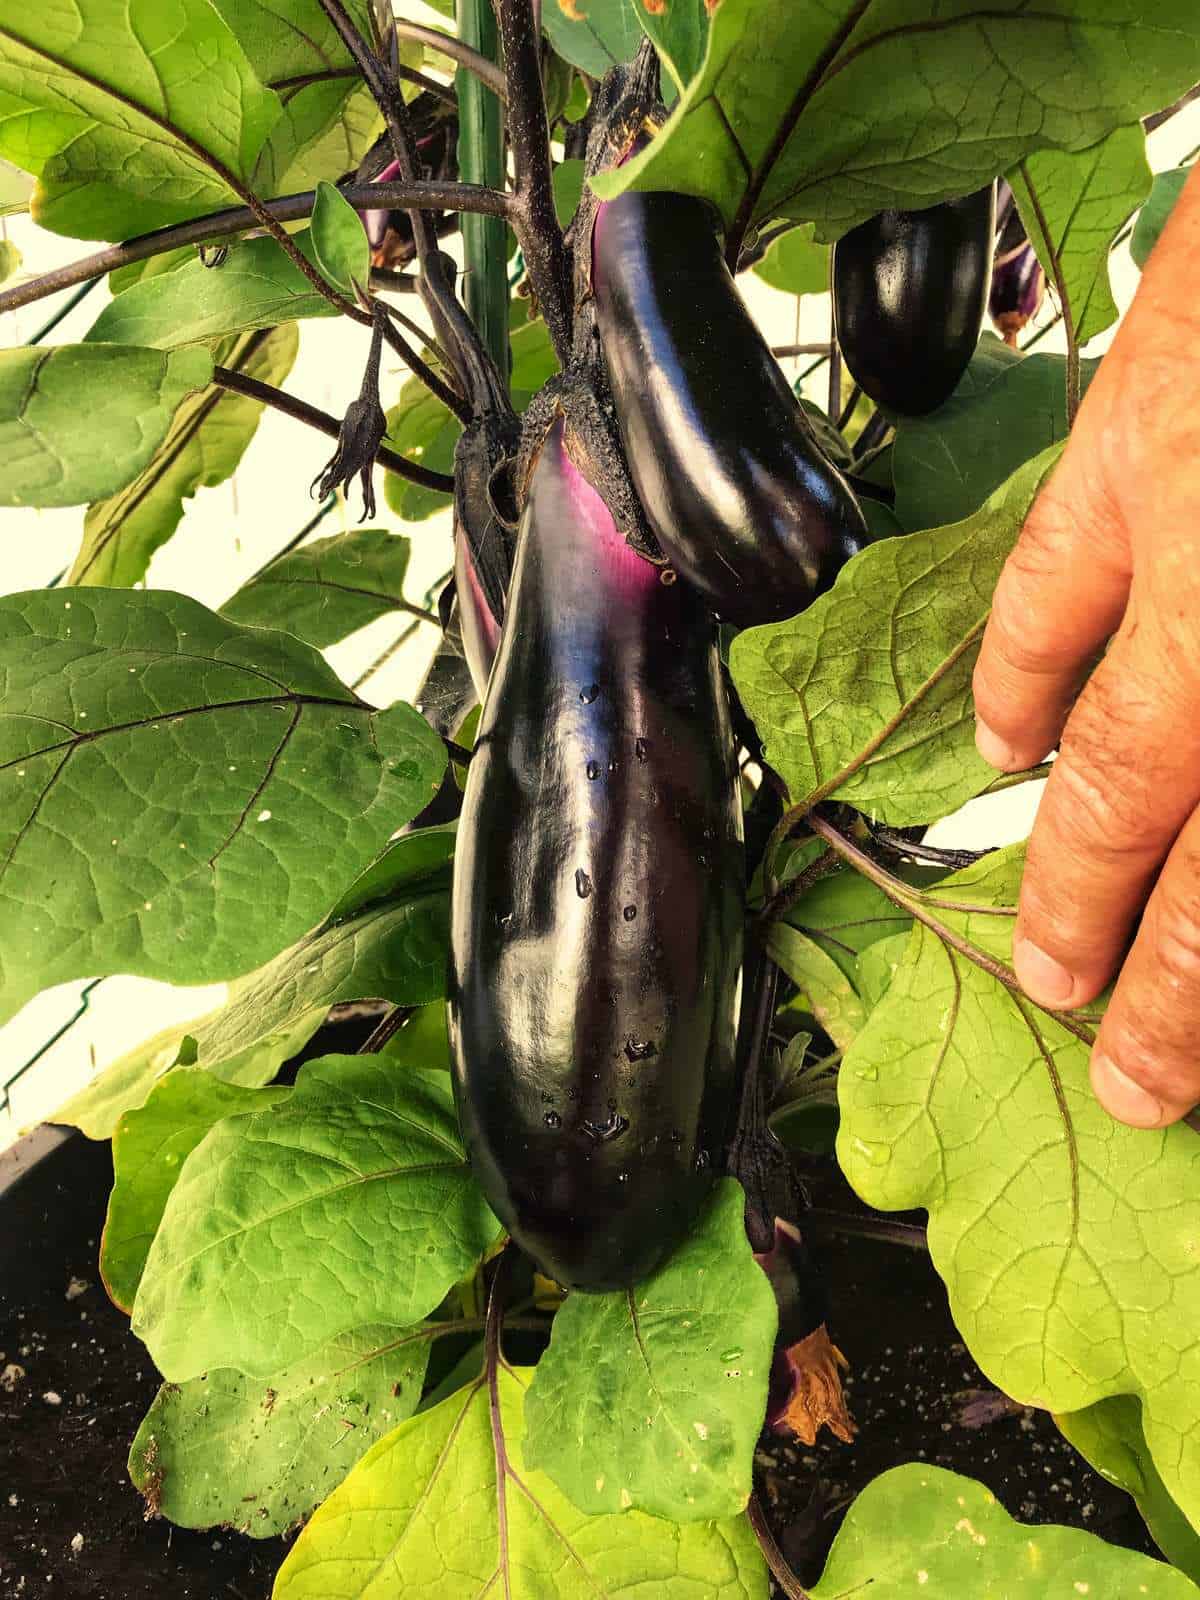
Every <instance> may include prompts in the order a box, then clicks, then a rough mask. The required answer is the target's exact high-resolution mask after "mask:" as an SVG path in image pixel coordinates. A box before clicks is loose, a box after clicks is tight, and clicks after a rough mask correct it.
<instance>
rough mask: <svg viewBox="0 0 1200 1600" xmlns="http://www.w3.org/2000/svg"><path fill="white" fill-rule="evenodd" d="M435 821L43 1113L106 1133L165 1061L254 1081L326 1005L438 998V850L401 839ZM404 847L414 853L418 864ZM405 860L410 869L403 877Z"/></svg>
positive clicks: (166, 1066)
mask: <svg viewBox="0 0 1200 1600" xmlns="http://www.w3.org/2000/svg"><path fill="white" fill-rule="evenodd" d="M441 831H442V830H440V829H428V830H422V831H419V832H417V833H414V834H409V835H408V836H407V837H406V838H404V839H398V840H397V841H396V843H395V845H393V846H392V847H391V848H390V850H389V852H388V855H387V858H385V859H388V860H390V870H391V887H390V888H387V887H382V885H385V884H386V883H387V881H388V879H387V869H385V868H384V867H383V866H382V865H380V864H379V863H373V864H372V866H370V867H368V868H367V869H366V871H365V872H364V873H363V874H362V875H361V876H360V878H358V879H357V880H356V882H355V884H354V885H353V886H352V887H351V890H350V891H348V892H347V895H346V896H344V897H343V900H342V901H341V902H339V904H338V905H337V906H335V907H334V909H333V911H331V912H330V914H329V916H328V917H327V918H326V919H325V921H324V922H323V923H321V924H320V926H319V927H316V928H314V929H313V930H312V932H311V933H307V934H305V936H304V938H303V939H301V940H300V941H299V942H298V943H297V944H294V945H293V946H292V947H291V949H289V950H285V951H284V952H283V953H282V954H281V955H278V956H276V957H275V959H274V960H273V961H269V962H268V963H267V965H266V966H265V967H260V968H259V970H258V971H257V972H251V973H249V974H247V976H246V977H244V978H239V979H237V980H236V981H235V982H234V983H232V984H230V986H229V997H228V1000H227V1002H226V1003H225V1005H223V1006H218V1007H217V1008H216V1010H214V1011H210V1012H209V1013H208V1014H207V1015H206V1016H203V1017H200V1018H198V1019H197V1020H195V1021H192V1022H184V1023H177V1024H175V1025H173V1026H171V1027H169V1028H164V1029H163V1030H162V1031H161V1032H160V1033H156V1034H154V1035H153V1037H151V1038H149V1039H145V1040H143V1041H142V1042H141V1043H140V1044H138V1045H136V1046H135V1047H134V1048H133V1049H132V1050H130V1051H127V1052H126V1054H125V1055H123V1056H121V1057H120V1058H119V1059H118V1060H116V1061H114V1062H113V1063H112V1064H111V1065H110V1066H108V1067H105V1068H104V1070H103V1071H102V1072H100V1073H98V1074H97V1075H96V1077H95V1078H93V1079H92V1081H91V1082H90V1083H89V1084H88V1085H87V1086H86V1087H85V1088H83V1089H81V1090H80V1092H79V1093H78V1094H76V1095H73V1096H72V1097H71V1099H70V1100H68V1101H67V1102H66V1104H65V1105H63V1106H60V1107H59V1109H58V1110H57V1111H56V1112H55V1114H54V1120H55V1121H56V1122H65V1123H68V1124H71V1125H73V1126H74V1127H77V1128H79V1129H81V1130H82V1131H83V1132H84V1133H85V1134H87V1136H88V1138H89V1139H108V1138H111V1137H112V1134H113V1130H114V1128H115V1127H116V1125H117V1123H118V1122H119V1121H120V1119H121V1117H122V1116H124V1114H125V1113H126V1112H128V1111H132V1110H134V1109H135V1108H136V1107H138V1106H140V1105H143V1104H144V1103H145V1101H146V1097H147V1095H148V1094H149V1093H150V1091H151V1089H152V1088H153V1087H154V1085H155V1083H157V1082H158V1080H159V1079H160V1078H161V1077H162V1076H163V1075H164V1073H167V1072H170V1070H171V1069H172V1067H175V1066H196V1065H199V1066H201V1067H203V1068H205V1070H206V1071H208V1072H211V1073H213V1074H214V1075H215V1076H216V1077H218V1078H221V1079H223V1080H224V1081H225V1082H227V1083H236V1084H243V1085H247V1086H250V1087H254V1086H256V1085H258V1084H262V1083H267V1082H269V1081H270V1079H271V1078H273V1077H274V1075H275V1073H276V1071H277V1070H278V1068H279V1067H280V1066H281V1065H282V1064H283V1062H285V1061H286V1060H288V1059H289V1058H290V1057H291V1056H293V1055H295V1054H296V1053H297V1051H299V1050H301V1049H303V1047H304V1046H305V1045H306V1044H307V1043H308V1041H309V1040H310V1039H311V1038H312V1036H313V1034H315V1033H316V1031H317V1029H318V1028H319V1027H320V1026H321V1024H322V1023H323V1022H324V1020H325V1018H326V1016H327V1015H328V1012H329V1008H330V1006H333V1005H337V1004H339V1003H341V1002H343V1001H347V1000H372V999H376V1000H390V1001H391V1002H392V1004H393V1005H405V1006H409V1005H422V1004H424V1003H426V1002H429V1001H433V1000H435V999H440V998H441V996H442V995H444V994H445V992H446V950H447V945H448V942H449V904H448V898H447V893H446V880H447V874H446V872H445V867H444V860H445V859H447V858H446V857H443V865H442V867H441V869H440V871H439V869H438V868H437V867H435V866H434V865H433V861H432V857H433V854H434V851H433V849H432V847H431V846H430V845H429V844H427V843H423V842H422V843H421V844H420V847H419V848H417V849H410V850H408V851H404V850H403V848H402V847H403V846H414V845H416V844H417V842H418V841H424V840H425V838H426V834H427V833H440V832H441ZM414 857H416V858H418V859H421V858H423V863H424V864H423V866H422V868H421V870H420V871H418V870H417V863H416V862H414V859H413V858H414ZM397 858H399V859H397ZM406 863H407V865H408V866H409V867H412V869H413V870H412V874H411V876H409V877H407V878H405V876H404V871H405V866H406ZM372 875H374V876H372ZM369 889H370V890H373V891H374V892H368V891H369ZM356 890H357V891H358V894H359V898H358V899H357V900H354V899H353V896H354V894H355V891H356ZM441 1009H442V1010H443V1011H444V1009H445V1008H444V1007H442V1008H441ZM443 1027H444V1024H443ZM406 1031H407V1030H405V1029H402V1030H401V1034H403V1033H405V1032H406ZM400 1037H401V1035H397V1036H396V1038H397V1040H399V1038H400ZM400 1048H401V1047H400V1046H399V1045H398V1046H397V1052H399V1049H400ZM414 1064H415V1065H419V1066H425V1065H428V1066H432V1067H442V1066H444V1065H445V1062H444V1060H443V1058H442V1055H441V1054H436V1055H435V1056H434V1058H433V1059H431V1060H430V1061H428V1062H424V1061H418V1062H416V1063H414Z"/></svg>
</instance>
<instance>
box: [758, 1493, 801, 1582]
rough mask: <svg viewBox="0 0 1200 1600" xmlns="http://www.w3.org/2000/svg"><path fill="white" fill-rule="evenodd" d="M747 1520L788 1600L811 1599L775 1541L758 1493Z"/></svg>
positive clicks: (773, 1575)
mask: <svg viewBox="0 0 1200 1600" xmlns="http://www.w3.org/2000/svg"><path fill="white" fill-rule="evenodd" d="M746 1520H747V1522H749V1524H750V1526H751V1528H752V1529H753V1530H754V1537H755V1538H756V1539H757V1540H758V1548H759V1549H760V1550H761V1551H762V1553H763V1559H764V1560H765V1561H766V1563H767V1566H768V1567H770V1569H771V1576H772V1577H773V1578H774V1579H775V1582H776V1583H777V1584H778V1585H779V1587H780V1588H781V1589H782V1590H783V1592H784V1594H785V1595H786V1596H787V1597H788V1600H811V1596H810V1595H809V1592H808V1590H807V1589H806V1588H805V1587H804V1586H803V1584H802V1583H801V1582H800V1579H799V1578H798V1577H797V1576H796V1574H795V1573H794V1572H793V1571H792V1569H791V1567H789V1566H788V1564H787V1558H786V1557H785V1556H784V1553H783V1551H782V1550H781V1549H780V1548H779V1546H778V1545H777V1544H776V1543H775V1535H774V1534H773V1533H772V1532H771V1530H770V1528H769V1527H768V1525H767V1517H766V1512H765V1511H764V1510H763V1508H762V1501H761V1500H760V1499H759V1498H758V1495H757V1494H752V1495H751V1496H750V1503H749V1505H748V1506H747V1507H746Z"/></svg>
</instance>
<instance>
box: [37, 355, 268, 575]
mask: <svg viewBox="0 0 1200 1600" xmlns="http://www.w3.org/2000/svg"><path fill="white" fill-rule="evenodd" d="M298 348H299V335H298V334H297V331H296V327H295V325H294V324H293V323H288V324H285V326H283V327H282V328H274V329H269V330H266V331H260V332H258V333H249V334H242V335H240V336H239V337H236V338H232V339H229V340H226V341H224V342H223V343H222V344H220V345H218V346H217V348H216V349H215V350H214V352H213V357H214V361H215V362H216V363H217V364H218V365H221V366H225V367H232V368H234V369H236V370H237V371H239V372H244V373H245V374H246V375H247V377H251V378H258V379H260V380H261V381H262V382H264V383H272V384H275V385H279V384H281V383H282V382H283V380H284V379H285V378H286V377H287V375H288V373H289V372H290V371H291V368H292V363H293V362H294V361H295V359H296V351H297V349H298ZM262 410H263V408H262V406H261V404H260V403H259V402H258V401H257V400H251V399H249V398H248V397H247V396H246V395H240V394H233V393H232V392H231V391H230V390H228V389H221V388H218V387H217V385H216V384H211V385H209V387H208V388H206V389H201V390H199V391H197V392H196V393H195V394H192V395H189V396H188V398H187V399H186V400H185V401H184V402H183V404H182V405H181V406H180V407H179V409H178V411H176V413H175V417H174V420H173V421H172V423H171V426H170V428H169V429H168V430H167V435H166V437H165V438H164V439H163V441H162V443H161V444H160V445H159V447H158V449H157V450H156V451H155V453H154V456H153V457H152V459H151V460H150V462H149V464H148V465H147V466H146V467H145V468H144V469H143V470H142V471H141V472H140V473H139V474H138V476H137V477H136V478H134V480H133V481H132V483H128V484H126V486H125V487H124V488H123V489H121V490H119V491H118V492H117V493H116V494H115V495H111V496H110V497H109V498H108V499H107V500H100V501H97V502H96V503H94V504H93V505H90V506H89V507H88V509H87V514H86V516H85V517H84V519H83V542H82V544H81V545H80V548H79V553H78V555H76V557H75V560H74V562H73V564H72V566H71V570H70V572H69V573H68V574H67V577H66V580H65V581H66V582H67V583H68V584H98V585H101V586H103V587H105V588H111V589H118V588H120V589H126V588H131V587H132V586H133V585H134V584H135V583H140V582H141V580H142V579H143V578H144V577H145V576H146V571H147V568H148V567H149V565H150V558H151V557H152V556H153V554H154V552H155V551H156V550H158V549H159V548H160V547H161V546H162V545H164V544H165V543H166V542H167V540H168V539H170V538H171V536H172V535H173V534H174V532H175V530H176V529H177V528H178V526H179V523H180V521H181V520H182V518H183V513H184V501H185V500H189V499H191V497H192V496H193V495H194V494H195V493H196V491H197V490H198V489H202V488H211V487H213V486H214V485H215V484H218V483H224V482H226V480H227V479H229V478H230V477H232V476H233V473H234V472H235V471H236V469H237V466H238V464H239V462H240V461H241V459H242V456H243V455H244V454H245V451H246V447H247V446H248V445H249V443H250V441H251V439H253V437H254V434H255V432H256V430H257V428H258V422H259V418H260V417H261V416H262Z"/></svg>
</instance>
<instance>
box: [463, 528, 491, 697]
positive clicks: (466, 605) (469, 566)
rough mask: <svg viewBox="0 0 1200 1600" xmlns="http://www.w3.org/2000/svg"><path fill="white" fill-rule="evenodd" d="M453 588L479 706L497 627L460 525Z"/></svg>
mask: <svg viewBox="0 0 1200 1600" xmlns="http://www.w3.org/2000/svg"><path fill="white" fill-rule="evenodd" d="M454 588H455V593H456V594H457V596H458V625H459V628H460V629H461V631H462V642H463V653H464V654H465V655H466V658H467V666H468V667H469V668H470V669H471V681H472V683H473V684H474V685H475V693H476V694H477V695H478V697H479V703H480V705H482V704H483V701H484V696H485V695H486V694H487V686H488V678H489V677H490V676H491V671H492V662H493V661H494V660H495V659H496V651H497V650H498V649H499V647H500V624H499V623H498V622H497V621H496V618H495V617H494V616H493V615H492V608H491V607H490V606H489V605H488V603H487V596H486V595H485V594H484V592H483V585H482V584H481V583H480V581H479V574H478V573H477V572H476V570H475V563H474V561H473V560H472V558H471V545H470V541H469V540H468V538H467V535H466V531H465V529H463V528H462V527H459V526H456V527H455V530H454Z"/></svg>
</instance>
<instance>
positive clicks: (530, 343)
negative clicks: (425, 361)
mask: <svg viewBox="0 0 1200 1600" xmlns="http://www.w3.org/2000/svg"><path fill="white" fill-rule="evenodd" d="M511 350H512V379H511V383H512V403H513V405H514V406H515V407H516V409H517V410H518V411H524V409H525V407H526V406H527V405H528V404H529V402H530V401H531V400H532V399H533V397H534V395H535V394H537V392H538V390H539V389H541V388H542V387H543V385H544V384H545V383H546V382H547V381H548V380H549V379H550V378H552V377H553V376H554V374H555V373H556V372H557V371H558V362H557V360H556V359H555V355H554V349H553V347H552V345H551V343H550V335H549V333H548V332H547V330H546V324H545V323H544V322H543V321H541V319H540V318H539V319H538V321H537V322H527V323H524V324H523V325H522V326H521V327H519V328H517V329H516V330H515V331H514V332H513V334H512V339H511ZM461 432H462V427H461V425H460V423H459V421H458V418H457V417H455V416H453V415H452V414H451V413H450V412H449V411H448V410H447V409H446V407H445V406H444V405H443V404H442V402H441V401H440V400H439V399H438V398H437V396H436V395H433V394H430V392H429V390H428V389H427V388H426V387H425V385H424V384H423V383H421V382H420V381H419V380H418V379H417V378H410V379H409V381H408V382H407V383H406V384H405V385H404V387H403V388H402V389H401V391H400V398H399V400H398V401H397V402H396V404H395V405H394V406H393V407H392V409H391V410H390V411H389V412H388V435H387V442H388V444H390V445H391V447H392V448H393V449H394V450H398V451H399V452H400V453H401V454H402V455H404V456H407V457H408V459H409V460H410V461H419V462H420V463H421V465H422V466H425V467H430V468H432V469H433V470H434V471H436V472H452V471H453V470H454V447H455V445H456V444H457V443H458V436H459V434H460V433H461ZM384 496H385V498H386V500H387V503H388V505H389V506H390V507H391V508H392V510H393V511H394V512H395V513H396V515H397V516H398V517H400V518H401V519H402V520H403V521H405V522H423V521H424V520H425V518H426V517H431V516H432V515H433V514H434V512H435V511H440V510H441V509H442V507H443V506H448V505H449V504H450V496H449V495H448V494H443V493H441V492H440V491H438V490H436V489H423V488H421V486H420V485H419V484H415V483H409V482H407V481H406V480H405V479H403V478H400V477H398V476H397V475H396V474H395V473H394V472H390V473H388V475H387V477H386V478H385V479H384Z"/></svg>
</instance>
